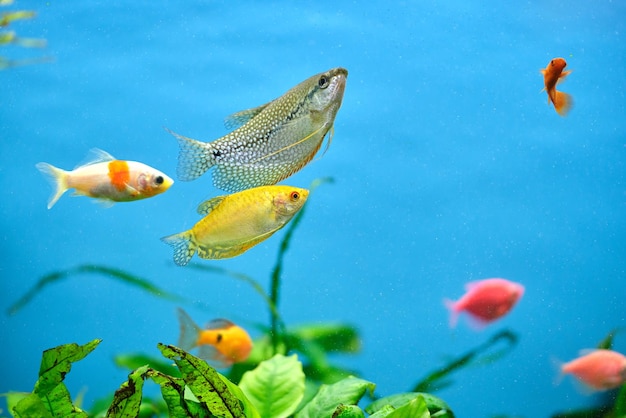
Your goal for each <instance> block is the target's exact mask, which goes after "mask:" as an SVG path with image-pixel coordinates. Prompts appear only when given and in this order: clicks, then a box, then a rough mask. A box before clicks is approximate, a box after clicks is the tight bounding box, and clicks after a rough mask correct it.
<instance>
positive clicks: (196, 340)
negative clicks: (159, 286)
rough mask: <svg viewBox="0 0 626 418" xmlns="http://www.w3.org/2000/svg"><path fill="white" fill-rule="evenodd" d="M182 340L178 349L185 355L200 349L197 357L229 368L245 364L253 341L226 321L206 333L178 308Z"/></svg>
mask: <svg viewBox="0 0 626 418" xmlns="http://www.w3.org/2000/svg"><path fill="white" fill-rule="evenodd" d="M178 320H179V322H180V338H179V340H178V346H179V347H180V348H182V349H183V350H185V351H190V350H191V349H193V348H195V347H199V350H198V351H199V352H198V357H200V358H202V359H204V360H208V361H210V362H211V363H212V364H213V365H214V366H216V367H229V366H231V365H232V364H233V363H239V362H241V361H244V360H246V359H247V358H248V356H249V355H250V351H251V350H252V339H250V336H249V335H248V333H247V332H246V330H244V329H243V328H241V327H239V326H237V325H235V324H233V323H232V322H231V321H229V320H227V319H214V320H212V321H211V322H209V323H208V324H207V326H206V328H205V329H202V328H200V327H199V326H198V325H197V324H196V323H195V322H194V321H193V319H191V317H190V316H189V315H188V314H187V312H185V311H184V310H182V309H181V308H178Z"/></svg>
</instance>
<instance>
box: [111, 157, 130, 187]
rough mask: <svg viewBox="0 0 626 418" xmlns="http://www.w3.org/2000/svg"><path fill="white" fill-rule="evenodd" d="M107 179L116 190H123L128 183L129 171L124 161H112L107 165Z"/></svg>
mask: <svg viewBox="0 0 626 418" xmlns="http://www.w3.org/2000/svg"><path fill="white" fill-rule="evenodd" d="M109 178H110V179H111V184H112V185H113V186H115V188H116V189H117V190H120V191H122V190H124V189H126V187H127V186H128V182H129V181H130V170H129V169H128V163H127V162H126V161H120V160H113V161H111V162H110V163H109Z"/></svg>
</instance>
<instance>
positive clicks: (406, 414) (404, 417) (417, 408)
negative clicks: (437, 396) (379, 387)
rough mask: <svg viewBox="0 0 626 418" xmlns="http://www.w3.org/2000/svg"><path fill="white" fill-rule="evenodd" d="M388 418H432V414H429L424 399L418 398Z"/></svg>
mask: <svg viewBox="0 0 626 418" xmlns="http://www.w3.org/2000/svg"><path fill="white" fill-rule="evenodd" d="M387 418H430V413H429V412H428V408H427V407H426V402H424V398H423V397H422V396H418V397H417V398H415V399H413V400H412V401H410V402H409V403H407V404H404V405H403V406H401V407H400V408H398V409H396V410H395V411H393V412H392V413H391V414H389V415H387Z"/></svg>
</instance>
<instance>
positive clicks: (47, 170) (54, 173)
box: [35, 163, 69, 209]
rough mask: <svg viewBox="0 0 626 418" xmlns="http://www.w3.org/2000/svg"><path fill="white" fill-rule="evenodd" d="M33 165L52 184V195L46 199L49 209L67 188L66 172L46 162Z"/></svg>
mask: <svg viewBox="0 0 626 418" xmlns="http://www.w3.org/2000/svg"><path fill="white" fill-rule="evenodd" d="M35 167H37V170H39V171H41V172H42V174H43V175H44V176H46V179H48V181H49V182H50V184H51V185H52V188H53V192H52V196H50V200H48V209H50V208H51V207H52V206H54V204H55V203H56V202H57V200H59V198H60V197H61V196H62V195H63V193H65V192H66V191H67V189H68V188H69V187H68V185H67V178H68V172H67V171H65V170H61V169H60V168H57V167H55V166H53V165H52V164H48V163H37V164H36V165H35Z"/></svg>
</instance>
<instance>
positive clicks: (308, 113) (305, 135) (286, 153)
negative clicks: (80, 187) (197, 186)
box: [168, 68, 348, 192]
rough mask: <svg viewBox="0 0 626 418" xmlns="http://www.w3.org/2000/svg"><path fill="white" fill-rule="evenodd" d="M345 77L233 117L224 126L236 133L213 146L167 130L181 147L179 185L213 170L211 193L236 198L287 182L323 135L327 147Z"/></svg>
mask: <svg viewBox="0 0 626 418" xmlns="http://www.w3.org/2000/svg"><path fill="white" fill-rule="evenodd" d="M347 76H348V71H347V70H346V69H344V68H334V69H331V70H329V71H326V72H324V73H320V74H316V75H314V76H313V77H310V78H308V79H306V80H304V81H303V82H301V83H300V84H298V85H297V86H295V87H293V88H292V89H291V90H289V91H288V92H287V93H285V94H284V95H282V96H281V97H279V98H277V99H275V100H272V101H271V102H269V103H266V104H264V105H262V106H259V107H256V108H253V109H248V110H244V111H241V112H238V113H235V114H233V115H231V116H230V117H229V118H227V120H226V125H227V127H229V128H237V129H235V130H234V131H232V132H231V133H229V134H227V135H225V136H223V137H221V138H219V139H217V140H215V141H212V142H208V143H207V142H201V141H197V140H195V139H191V138H187V137H184V136H182V135H179V134H177V133H174V132H172V131H170V130H168V132H170V133H171V134H172V135H174V136H175V137H176V138H177V140H178V144H179V147H180V154H179V158H178V169H177V174H178V177H179V179H180V180H182V181H191V180H194V179H196V178H198V177H200V176H201V175H202V174H204V173H205V172H206V171H207V170H208V169H210V168H211V167H214V166H215V170H214V171H213V184H214V185H215V187H217V188H219V189H222V190H226V191H228V192H237V191H240V190H244V189H248V188H252V187H258V186H264V185H271V184H276V183H278V182H279V181H281V180H283V179H285V178H287V177H289V176H290V175H292V174H293V173H295V172H297V171H298V170H300V169H301V168H302V167H304V166H305V165H306V164H307V163H308V162H309V161H311V159H312V158H313V157H314V156H315V154H316V153H317V151H318V150H319V149H320V147H321V145H322V142H323V141H324V138H325V137H326V135H327V134H328V136H329V138H328V144H327V148H328V146H329V145H330V142H331V140H332V128H333V124H334V122H335V116H336V115H337V111H338V110H339V107H340V106H341V101H342V99H343V93H344V90H345V86H346V78H347ZM329 132H330V133H329Z"/></svg>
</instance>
